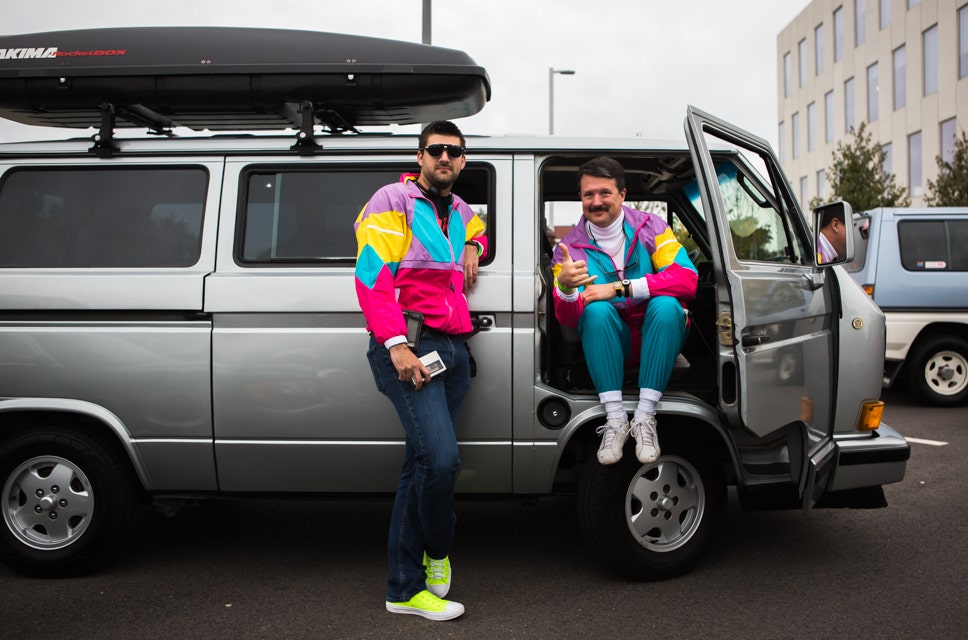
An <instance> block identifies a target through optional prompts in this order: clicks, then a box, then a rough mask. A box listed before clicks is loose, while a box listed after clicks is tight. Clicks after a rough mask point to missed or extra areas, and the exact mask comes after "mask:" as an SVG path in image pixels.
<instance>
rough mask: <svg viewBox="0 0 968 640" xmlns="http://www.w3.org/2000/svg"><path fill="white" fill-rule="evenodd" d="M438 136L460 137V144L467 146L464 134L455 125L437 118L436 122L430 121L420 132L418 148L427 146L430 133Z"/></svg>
mask: <svg viewBox="0 0 968 640" xmlns="http://www.w3.org/2000/svg"><path fill="white" fill-rule="evenodd" d="M434 134H436V135H438V136H452V137H454V138H460V146H462V147H464V148H465V149H466V148H467V142H466V141H465V140H464V134H463V133H461V132H460V129H458V128H457V125H456V124H454V123H453V122H449V121H447V120H437V121H436V122H431V123H430V124H428V125H427V126H426V127H424V130H423V131H421V132H420V142H419V144H420V148H421V149H423V148H424V147H426V146H427V139H428V138H430V136H432V135H434Z"/></svg>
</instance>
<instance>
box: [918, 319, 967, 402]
mask: <svg viewBox="0 0 968 640" xmlns="http://www.w3.org/2000/svg"><path fill="white" fill-rule="evenodd" d="M905 366H906V368H907V381H908V385H909V387H910V388H911V390H912V391H914V392H915V393H917V395H918V396H919V397H920V398H921V399H922V400H923V401H924V402H925V403H927V404H933V405H936V406H941V407H947V406H954V405H959V404H963V403H964V402H965V401H966V400H968V341H965V340H963V339H962V338H959V337H955V336H950V337H944V336H939V337H935V338H930V339H928V340H926V341H924V342H922V343H921V344H919V345H918V346H917V347H915V348H914V349H913V350H912V352H911V354H910V355H909V356H908V362H907V364H906V365H905Z"/></svg>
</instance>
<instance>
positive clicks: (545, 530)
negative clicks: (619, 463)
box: [0, 390, 968, 640]
mask: <svg viewBox="0 0 968 640" xmlns="http://www.w3.org/2000/svg"><path fill="white" fill-rule="evenodd" d="M886 400H887V401H888V407H887V411H886V417H885V420H886V421H887V422H889V423H890V424H891V425H892V426H893V427H895V428H897V429H898V430H900V431H901V432H902V433H904V434H905V435H907V436H910V437H912V438H915V439H916V441H915V443H914V444H912V448H913V453H912V458H911V461H910V462H909V465H908V472H907V476H906V478H905V480H904V481H903V482H902V483H899V484H896V485H891V486H889V487H887V488H886V493H887V498H888V502H889V507H888V508H887V509H879V510H872V511H854V510H834V509H829V510H815V511H814V512H812V513H810V514H809V515H806V516H804V515H803V514H801V513H800V512H764V513H744V512H741V511H739V508H738V503H737V501H736V499H735V496H731V498H730V503H729V508H728V511H727V514H726V517H725V520H724V522H723V526H722V528H721V530H720V532H719V536H718V538H717V540H716V543H715V544H714V545H713V547H712V548H711V549H710V550H709V552H708V553H707V554H706V556H705V557H704V560H703V562H702V563H701V564H700V566H699V567H698V568H697V569H696V570H695V571H693V572H692V573H690V574H688V575H686V576H683V577H681V578H676V579H673V580H667V581H664V582H657V583H637V582H629V581H627V580H624V579H621V578H617V577H616V576H614V575H612V574H611V573H609V572H608V571H607V570H606V569H605V568H603V566H601V565H600V564H599V563H598V562H597V561H596V560H595V559H594V558H593V557H592V556H591V555H590V554H589V552H588V550H587V549H586V547H585V544H584V542H583V540H582V539H581V536H580V534H579V531H578V527H577V522H576V516H575V512H574V508H573V505H572V501H571V499H569V498H567V497H561V498H548V499H542V500H539V501H537V502H524V501H513V500H501V501H480V500H462V501H461V502H460V503H459V505H458V517H459V525H458V527H459V528H458V544H457V547H456V548H455V549H454V552H453V554H452V559H453V562H454V572H455V573H454V587H453V590H452V592H451V593H452V597H453V598H454V599H457V600H460V601H461V602H463V603H464V604H465V606H466V607H467V613H466V614H465V615H464V616H463V617H462V618H460V619H458V620H455V621H451V622H438V623H432V622H428V621H425V620H423V619H420V618H417V617H414V616H395V615H392V614H389V613H386V612H385V611H384V609H383V580H384V571H385V560H384V544H385V532H386V526H387V522H388V519H389V513H390V502H389V500H388V499H374V500H369V501H363V502H342V501H341V502H318V501H303V500H290V501H285V500H276V499H266V500H212V501H205V502H203V503H200V504H198V505H197V506H193V507H190V508H187V509H185V510H183V511H181V512H180V513H178V514H177V515H175V516H174V517H168V516H166V515H164V514H162V513H159V512H156V511H153V510H149V509H146V510H145V511H144V512H143V513H142V515H141V521H140V524H139V528H138V535H137V537H136V539H134V540H132V541H131V543H130V544H128V545H127V546H126V547H125V548H123V549H119V553H118V558H117V561H116V562H115V563H114V564H113V565H112V566H110V567H108V568H106V569H105V570H103V571H101V572H99V573H97V574H94V575H89V576H85V577H81V578H75V579H70V580H36V579H28V578H23V577H21V576H18V575H16V574H13V573H12V572H10V571H9V570H7V569H5V568H2V567H0V592H2V594H3V595H2V597H0V621H2V622H0V628H2V637H3V638H5V639H6V640H12V639H20V638H24V639H27V638H31V639H32V638H38V639H40V638H44V639H49V638H51V637H67V638H75V639H76V638H99V639H100V638H103V639H107V638H125V639H128V638H146V639H147V638H172V639H174V638H213V639H214V638H391V637H404V636H406V637H415V638H417V637H419V638H588V637H594V636H601V637H613V638H632V637H635V638H717V639H724V638H771V639H777V638H797V639H799V638H804V637H817V638H852V639H853V638H857V637H863V638H865V640H873V639H876V638H927V637H933V638H950V637H961V635H962V633H963V631H962V629H961V627H962V626H963V622H964V611H965V604H964V602H965V600H966V597H968V580H966V579H965V569H964V568H965V567H966V566H968V550H966V545H965V544H964V540H965V539H966V537H968V524H966V519H965V515H964V514H965V513H966V511H968V491H966V490H965V488H964V478H965V477H966V476H968V473H966V472H968V462H966V460H968V438H966V437H965V430H966V428H968V408H964V407H962V408H957V409H929V408H924V407H920V406H918V405H915V404H913V403H912V401H911V400H910V399H909V398H908V396H907V395H906V394H905V393H904V392H903V390H901V391H891V392H888V393H887V394H886ZM942 443H945V444H942Z"/></svg>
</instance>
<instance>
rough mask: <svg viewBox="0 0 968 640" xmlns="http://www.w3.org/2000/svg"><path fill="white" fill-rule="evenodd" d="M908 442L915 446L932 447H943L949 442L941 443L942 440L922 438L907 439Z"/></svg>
mask: <svg viewBox="0 0 968 640" xmlns="http://www.w3.org/2000/svg"><path fill="white" fill-rule="evenodd" d="M905 439H906V440H907V441H908V442H913V443H915V444H929V445H931V446H932V447H943V446H945V445H946V444H948V443H947V442H941V441H940V440H922V439H921V438H905Z"/></svg>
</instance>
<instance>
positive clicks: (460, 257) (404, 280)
mask: <svg viewBox="0 0 968 640" xmlns="http://www.w3.org/2000/svg"><path fill="white" fill-rule="evenodd" d="M416 178H417V176H416V174H404V175H403V176H401V177H400V182H397V183H394V184H390V185H387V186H385V187H383V188H381V189H380V190H379V191H377V192H376V193H375V194H373V197H372V198H370V201H369V202H367V203H366V205H365V206H364V207H363V210H362V211H361V212H360V215H359V217H358V218H357V219H356V224H355V229H356V240H357V245H358V249H357V255H356V295H357V297H358V298H359V301H360V308H361V309H362V310H363V315H364V316H365V317H366V328H367V330H368V331H370V332H372V333H373V335H374V337H375V338H376V340H377V341H378V342H380V343H381V344H383V343H385V342H386V341H387V340H389V339H390V338H393V337H396V336H405V335H406V334H407V325H406V321H405V320H404V318H403V310H404V309H407V310H409V311H419V312H421V313H423V314H424V326H427V327H431V328H434V329H437V330H439V331H442V332H444V333H450V334H461V333H470V332H471V328H472V327H471V318H470V312H469V311H468V309H467V298H466V297H465V296H464V243H465V242H467V241H469V240H476V241H477V242H480V243H481V245H482V246H483V247H484V252H485V255H486V252H487V238H486V237H485V236H484V223H483V222H482V221H481V219H480V218H479V217H478V216H477V215H476V214H475V213H474V212H473V211H471V208H470V207H469V206H467V203H465V202H464V201H463V200H461V199H460V198H459V197H457V195H454V198H453V202H452V204H451V207H450V215H449V216H448V223H447V225H448V226H447V235H444V232H443V229H441V226H440V224H438V222H437V212H436V210H435V209H434V206H433V204H431V202H430V200H428V199H427V198H425V197H424V195H423V193H421V191H420V188H419V187H418V186H417V184H416Z"/></svg>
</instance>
